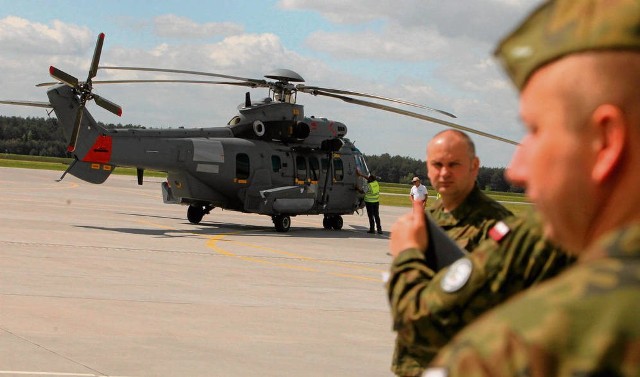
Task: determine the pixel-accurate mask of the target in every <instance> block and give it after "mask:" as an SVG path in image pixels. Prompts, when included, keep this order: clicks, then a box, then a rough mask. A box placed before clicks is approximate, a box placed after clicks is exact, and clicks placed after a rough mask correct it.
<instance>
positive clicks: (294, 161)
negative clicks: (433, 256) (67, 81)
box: [48, 85, 368, 216]
mask: <svg viewBox="0 0 640 377" xmlns="http://www.w3.org/2000/svg"><path fill="white" fill-rule="evenodd" d="M48 96H49V100H50V103H51V104H52V106H53V108H54V111H55V113H56V115H57V117H58V121H59V122H60V123H61V124H62V125H63V128H64V132H65V136H67V137H70V133H71V127H72V126H71V125H72V124H73V119H74V117H75V116H76V111H77V107H78V106H79V100H78V97H77V95H76V94H75V93H74V92H73V89H72V88H70V87H68V86H66V85H61V86H57V87H54V88H52V89H50V90H49V91H48ZM238 110H239V114H238V115H237V116H235V117H234V118H233V119H232V120H231V121H230V122H229V125H227V126H222V127H210V128H197V129H182V128H180V129H167V130H157V129H149V130H147V129H107V128H103V127H101V126H99V125H98V124H97V122H95V120H94V119H93V117H92V116H91V115H90V113H89V112H88V110H87V109H86V108H85V109H83V111H84V113H83V117H82V123H81V125H80V131H79V137H78V142H77V146H76V149H75V151H74V156H75V158H76V159H77V160H78V164H77V166H75V167H73V166H72V167H71V168H70V169H69V170H68V172H69V173H70V174H72V175H75V176H77V177H79V178H81V179H85V180H87V181H90V182H93V183H101V181H104V179H106V176H108V174H109V173H110V172H111V171H112V170H113V169H114V168H115V167H117V166H128V167H135V168H137V169H138V171H139V172H142V171H144V170H145V169H153V170H159V171H164V172H166V173H167V182H164V183H163V184H162V188H163V197H164V200H165V202H166V203H178V204H188V205H191V206H197V207H201V208H205V209H211V208H213V207H220V208H224V209H229V210H235V211H241V212H251V213H259V214H264V215H270V216H283V215H286V216H295V215H301V214H325V215H333V216H336V215H343V214H352V213H353V212H354V211H356V210H358V209H360V208H362V207H363V201H362V198H363V194H362V192H363V190H362V189H363V186H364V180H363V179H362V178H361V177H359V176H358V175H357V173H356V170H359V171H360V172H361V173H365V174H368V170H367V167H366V163H365V161H364V157H363V156H362V154H361V152H360V151H359V150H358V149H357V148H356V147H355V146H354V145H353V144H352V143H351V142H350V141H349V140H348V139H346V138H345V137H344V136H345V135H346V132H347V129H346V126H345V125H344V124H342V123H339V122H334V121H330V120H328V119H325V118H314V117H309V118H307V117H304V114H303V107H302V106H301V105H296V104H291V103H285V102H282V103H281V102H273V101H270V99H269V98H267V99H264V100H262V101H259V102H255V103H251V102H250V101H248V100H247V101H246V102H245V103H244V104H242V105H240V106H239V109H238ZM88 169H94V170H97V171H98V172H100V174H102V175H103V176H104V179H102V178H100V179H93V178H92V177H93V175H91V174H89V175H87V170H88ZM87 177H90V178H88V179H87ZM140 178H141V177H140Z"/></svg>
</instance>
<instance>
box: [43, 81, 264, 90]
mask: <svg viewBox="0 0 640 377" xmlns="http://www.w3.org/2000/svg"><path fill="white" fill-rule="evenodd" d="M91 83H92V84H94V85H95V84H149V83H185V84H210V85H236V86H248V87H252V88H254V87H255V85H254V84H252V83H249V82H232V81H208V80H96V81H92V82H91ZM57 84H60V82H42V83H40V84H37V85H36V86H38V87H41V86H52V85H57ZM80 84H82V83H80Z"/></svg>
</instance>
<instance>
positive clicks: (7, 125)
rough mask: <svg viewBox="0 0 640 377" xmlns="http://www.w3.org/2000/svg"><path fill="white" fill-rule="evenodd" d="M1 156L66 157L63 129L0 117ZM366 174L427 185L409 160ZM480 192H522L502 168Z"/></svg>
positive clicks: (386, 161)
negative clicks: (2, 154)
mask: <svg viewBox="0 0 640 377" xmlns="http://www.w3.org/2000/svg"><path fill="white" fill-rule="evenodd" d="M98 123H99V124H100V125H101V126H103V127H106V128H145V127H142V126H138V125H132V124H127V125H122V124H104V123H100V122H98ZM0 153H10V154H20V155H30V156H47V157H69V156H68V154H67V143H66V141H65V139H64V135H63V133H62V127H59V126H58V125H57V120H56V119H55V118H37V117H27V118H23V117H15V116H12V117H7V116H0ZM365 157H366V160H367V165H368V166H369V170H371V171H372V172H373V173H374V174H375V175H376V176H378V177H380V180H381V181H382V182H389V183H402V184H407V185H410V184H411V178H413V177H414V176H418V177H420V178H421V179H422V180H423V182H424V183H425V184H428V183H429V182H428V178H427V176H426V168H425V162H424V161H422V160H418V159H415V158H411V157H402V156H391V155H389V154H388V153H385V154H382V155H380V156H377V155H370V156H365ZM478 185H479V186H480V188H482V189H485V190H491V191H503V192H522V190H521V189H519V188H517V187H514V186H512V185H510V184H509V183H508V182H507V181H506V180H505V179H504V168H487V167H481V168H480V171H479V173H478Z"/></svg>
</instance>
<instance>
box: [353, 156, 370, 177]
mask: <svg viewBox="0 0 640 377" xmlns="http://www.w3.org/2000/svg"><path fill="white" fill-rule="evenodd" d="M358 152H360V151H358ZM355 158H356V169H358V170H359V171H360V172H361V173H362V174H364V175H367V176H368V175H369V174H371V173H370V172H369V168H368V167H367V162H366V161H365V160H364V156H363V155H362V154H361V153H357V154H356V155H355Z"/></svg>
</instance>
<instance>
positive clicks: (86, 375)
mask: <svg viewBox="0 0 640 377" xmlns="http://www.w3.org/2000/svg"><path fill="white" fill-rule="evenodd" d="M3 374H8V375H22V376H77V377H133V376H114V375H108V374H94V373H63V372H34V371H24V370H0V375H3Z"/></svg>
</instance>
